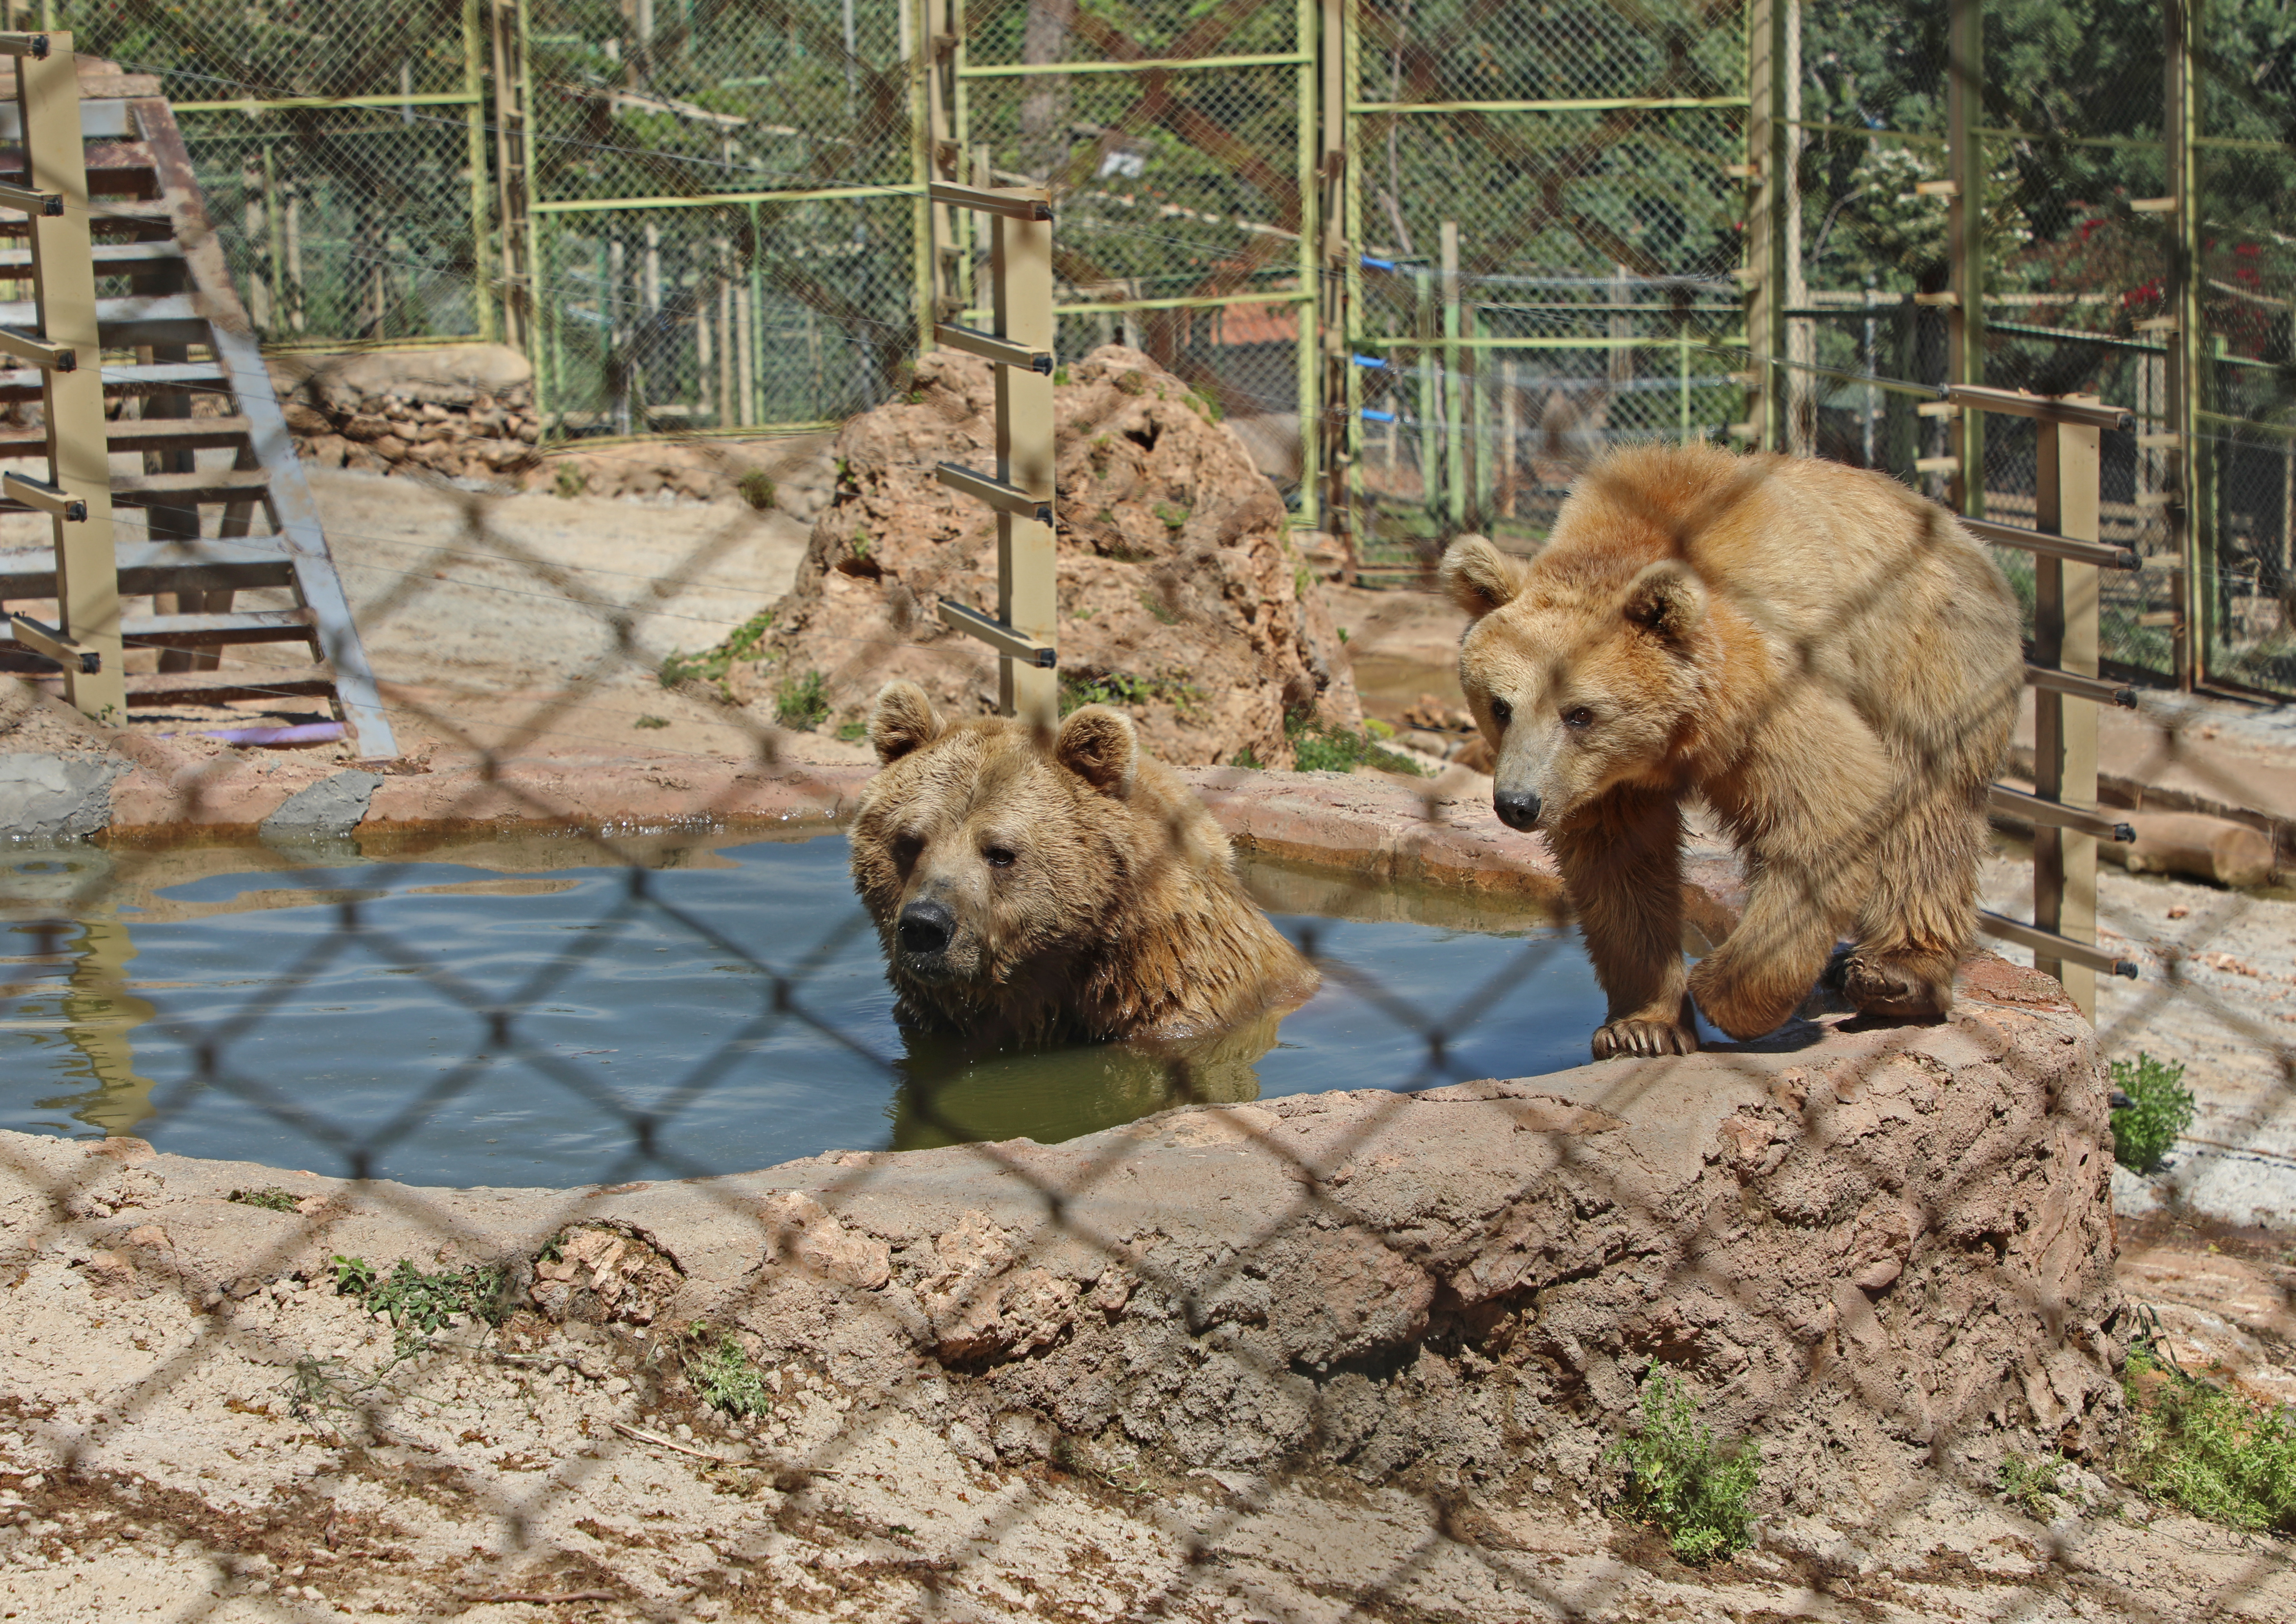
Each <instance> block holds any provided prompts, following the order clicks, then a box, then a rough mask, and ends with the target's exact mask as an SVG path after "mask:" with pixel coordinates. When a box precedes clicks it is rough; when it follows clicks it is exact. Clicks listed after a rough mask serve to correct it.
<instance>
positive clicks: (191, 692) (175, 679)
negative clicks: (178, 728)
mask: <svg viewBox="0 0 2296 1624" xmlns="http://www.w3.org/2000/svg"><path fill="white" fill-rule="evenodd" d="M32 680H33V681H34V682H36V683H37V684H39V685H41V686H43V687H45V688H49V689H51V690H53V688H55V687H56V686H58V685H60V684H61V678H59V677H54V676H53V675H50V676H45V677H42V676H37V675H35V676H34V677H32ZM334 691H335V674H334V672H333V670H332V668H329V667H327V666H324V665H293V666H282V667H278V668H266V669H262V670H254V671H250V670H248V669H246V668H243V667H242V668H240V669H237V670H232V671H145V672H137V673H133V674H131V675H130V676H129V677H127V703H128V706H129V708H130V709H139V710H150V709H157V708H158V707H160V706H164V705H227V704H229V703H231V702H232V701H234V700H248V699H257V700H269V699H325V698H328V697H329V696H331V695H332V693H334Z"/></svg>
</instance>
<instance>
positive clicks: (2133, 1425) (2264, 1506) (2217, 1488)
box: [2121, 1342, 2296, 1534]
mask: <svg viewBox="0 0 2296 1624" xmlns="http://www.w3.org/2000/svg"><path fill="white" fill-rule="evenodd" d="M2121 1390H2122V1392H2123V1394H2124V1395H2125V1396H2126V1397H2127V1398H2128V1413H2129V1416H2130V1422H2129V1425H2128V1429H2127V1431H2124V1432H2123V1434H2122V1442H2121V1451H2122V1462H2121V1465H2122V1470H2123V1471H2124V1472H2127V1474H2128V1480H2129V1481H2131V1482H2132V1483H2135V1484H2136V1486H2137V1487H2138V1488H2140V1489H2144V1491H2145V1492H2146V1493H2147V1494H2149V1495H2152V1496H2153V1497H2156V1498H2158V1499H2162V1500H2166V1501H2168V1502H2169V1504H2171V1505H2178V1506H2181V1507H2183V1508H2184V1509H2185V1510H2186V1511H2188V1512H2190V1513H2193V1515H2194V1516H2196V1517H2205V1518H2207V1519H2208V1520H2209V1521H2211V1522H2221V1523H2224V1524H2226V1526H2227V1527H2230V1528H2237V1529H2249V1530H2259V1531H2261V1530H2272V1531H2276V1532H2279V1533H2283V1534H2285V1533H2291V1532H2296V1410H2292V1409H2290V1408H2289V1407H2271V1406H2267V1405H2261V1404H2258V1403H2255V1402H2254V1401H2252V1400H2251V1399H2249V1398H2243V1396H2242V1395H2240V1394H2238V1393H2234V1392H2227V1391H2226V1390H2224V1389H2222V1388H2220V1387H2212V1386H2210V1384H2209V1383H2207V1382H2201V1381H2197V1380H2195V1379H2194V1378H2193V1377H2191V1376H2188V1375H2186V1374H2185V1373H2184V1372H2183V1371H2181V1370H2179V1369H2177V1367H2176V1366H2174V1365H2173V1364H2170V1363H2169V1362H2167V1361H2166V1360H2164V1359H2162V1358H2161V1357H2158V1356H2157V1355H2156V1354H2155V1353H2154V1352H2153V1349H2151V1348H2149V1347H2148V1346H2147V1345H2145V1344H2144V1343H2141V1342H2140V1343H2139V1344H2137V1345H2136V1347H2134V1348H2132V1349H2129V1351H2128V1365H2127V1366H2125V1367H2124V1368H2123V1370H2122V1372H2121Z"/></svg>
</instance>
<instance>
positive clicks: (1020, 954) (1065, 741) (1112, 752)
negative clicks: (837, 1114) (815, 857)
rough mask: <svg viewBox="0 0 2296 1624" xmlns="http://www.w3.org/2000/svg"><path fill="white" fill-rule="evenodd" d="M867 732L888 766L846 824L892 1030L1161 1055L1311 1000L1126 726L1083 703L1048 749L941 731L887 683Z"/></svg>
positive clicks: (976, 732) (1008, 728) (913, 700)
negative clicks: (1148, 1046) (1164, 1048)
mask: <svg viewBox="0 0 2296 1624" xmlns="http://www.w3.org/2000/svg"><path fill="white" fill-rule="evenodd" d="M869 736H870V740H871V742H872V743H873V744H874V745H875V747H876V750H877V759H879V760H880V761H881V762H883V763H884V764H885V770H884V771H883V772H881V773H879V774H878V775H876V776H875V777H874V778H872V779H871V780H870V781H869V783H868V786H867V787H866V788H865V789H864V790H863V791H862V792H861V800H860V806H859V808H858V810H857V813H856V815H855V817H854V820H853V883H854V887H855V889H856V890H858V891H859V892H860V893H861V899H862V901H863V903H865V905H866V906H867V907H868V909H869V913H870V916H871V917H872V918H873V919H874V920H875V921H876V923H877V931H878V934H879V935H880V936H881V937H882V938H883V940H884V945H885V963H886V967H887V971H888V973H889V975H890V978H891V980H892V983H893V988H894V990H895V991H896V992H897V993H898V996H899V1001H898V1013H899V1014H900V1015H901V1016H902V1017H903V1018H904V1019H906V1020H908V1021H914V1022H917V1023H919V1024H922V1025H924V1026H928V1027H934V1028H938V1029H941V1030H945V1031H954V1032H958V1033H963V1034H966V1035H968V1036H972V1037H980V1038H990V1039H992V1040H996V1041H1003V1040H1006V1039H1011V1040H1017V1041H1025V1042H1042V1041H1047V1040H1052V1039H1059V1038H1070V1039H1083V1040H1086V1041H1100V1040H1104V1039H1113V1038H1133V1039H1148V1040H1156V1041H1176V1040H1182V1039H1196V1038H1210V1037H1213V1036H1215V1035H1217V1034H1218V1033H1220V1032H1223V1031H1226V1029H1230V1028H1233V1027H1237V1026H1240V1025H1242V1024H1245V1023H1248V1022H1251V1021H1255V1020H1257V1019H1259V1018H1261V1017H1264V1016H1266V1015H1267V1014H1268V1013H1270V1012H1281V1011H1284V1010H1289V1009H1292V1008H1293V1007H1295V1006H1296V1005H1300V1003H1303V1002H1304V1001H1305V1000H1306V999H1307V998H1308V996H1309V995H1310V994H1312V993H1313V992H1314V991H1315V989H1316V980H1317V977H1316V972H1315V970H1314V969H1313V968H1312V967H1311V966H1310V965H1309V964H1308V962H1307V961H1306V960H1305V959H1303V958H1301V957H1300V954H1299V952H1298V950H1297V949H1295V948H1294V947H1292V944H1291V943H1290V942H1288V941H1286V940H1284V939H1283V936H1282V935H1280V934H1279V933H1278V932H1277V931H1276V930H1275V926H1273V925H1271V924H1269V923H1267V916H1266V915H1263V914H1262V913H1261V912H1260V911H1259V909H1258V908H1257V907H1255V906H1252V903H1251V898H1248V897H1246V896H1245V895H1244V894H1243V887H1242V883H1241V882H1239V881H1238V880H1237V878H1236V874H1235V863H1234V857H1233V855H1232V854H1231V853H1230V851H1229V849H1228V843H1227V836H1226V833H1223V832H1222V831H1221V829H1220V826H1219V825H1218V824H1216V823H1214V822H1213V821H1212V817H1211V814H1210V813H1209V812H1207V811H1205V810H1204V808H1203V805H1202V803H1201V802H1200V801H1198V800H1196V798H1195V797H1194V796H1193V795H1191V794H1190V793H1188V791H1187V790H1186V788H1185V786H1183V785H1182V784H1181V783H1180V782H1179V780H1178V779H1177V778H1175V777H1174V776H1173V775H1172V774H1171V771H1170V769H1169V768H1168V767H1165V766H1164V765H1163V764H1162V763H1160V762H1159V761H1156V760H1155V759H1152V758H1151V757H1150V756H1148V755H1147V754H1146V753H1145V752H1144V751H1143V750H1141V748H1140V742H1139V738H1138V735H1137V734H1136V731H1135V729H1134V727H1133V725H1132V718H1129V717H1128V716H1125V715H1123V714H1121V713H1120V712H1119V711H1114V710H1110V709H1104V708H1103V707H1102V706H1098V705H1087V706H1086V707H1085V708H1084V709H1080V710H1078V711H1077V712H1076V713H1075V714H1074V715H1072V716H1070V717H1069V718H1067V719H1066V720H1065V721H1063V722H1062V724H1061V726H1060V729H1059V731H1058V733H1057V734H1055V735H1054V737H1053V738H1052V739H1051V740H1050V741H1049V742H1048V747H1047V746H1045V745H1039V743H1038V742H1037V741H1036V740H1034V739H1032V738H1031V737H1030V736H1029V729H1028V728H1027V727H1026V726H1023V725H1022V724H1021V723H1019V722H1016V721H1011V720H1007V719H1003V718H995V717H981V718H974V719H972V720H970V721H961V722H949V721H945V720H943V719H942V718H941V717H940V716H939V713H937V712H936V711H935V710H934V709H933V707H932V702H931V701H930V700H928V699H927V698H926V697H925V694H924V691H923V690H922V688H920V687H918V686H917V685H915V684H914V683H907V682H896V683H890V684H888V685H886V687H885V689H884V691H883V692H882V693H880V694H879V695H878V696H877V706H876V712H875V714H874V716H873V718H871V721H870V724H869ZM1272 1035H1273V1034H1272V1032H1271V1034H1270V1036H1271V1038H1272Z"/></svg>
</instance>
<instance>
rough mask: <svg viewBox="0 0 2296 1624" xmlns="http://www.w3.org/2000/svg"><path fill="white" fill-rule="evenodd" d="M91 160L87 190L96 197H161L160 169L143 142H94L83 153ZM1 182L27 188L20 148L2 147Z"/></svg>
mask: <svg viewBox="0 0 2296 1624" xmlns="http://www.w3.org/2000/svg"><path fill="white" fill-rule="evenodd" d="M81 150H82V152H84V153H85V154H86V160H87V190H88V194H89V195H90V196H92V197H100V198H103V199H105V200H106V201H105V202H104V203H102V204H99V205H97V206H98V207H99V208H107V207H109V206H110V200H111V199H113V198H117V197H144V198H150V197H157V196H159V194H160V179H159V174H158V166H157V165H156V164H154V163H153V162H152V149H151V148H150V147H148V146H145V145H144V144H143V143H142V142H140V141H93V142H90V143H89V144H87V145H86V147H84V148H82V149H81ZM0 180H4V181H12V182H14V183H15V184H16V185H20V186H21V185H23V184H24V154H23V152H22V150H21V148H17V147H0Z"/></svg>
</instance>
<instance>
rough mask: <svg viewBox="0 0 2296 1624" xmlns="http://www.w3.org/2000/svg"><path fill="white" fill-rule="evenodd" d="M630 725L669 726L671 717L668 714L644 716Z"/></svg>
mask: <svg viewBox="0 0 2296 1624" xmlns="http://www.w3.org/2000/svg"><path fill="white" fill-rule="evenodd" d="M630 726H633V727H667V726H669V718H668V717H666V716H642V717H640V718H638V719H637V720H636V721H635V722H632V723H631V724H630Z"/></svg>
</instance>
